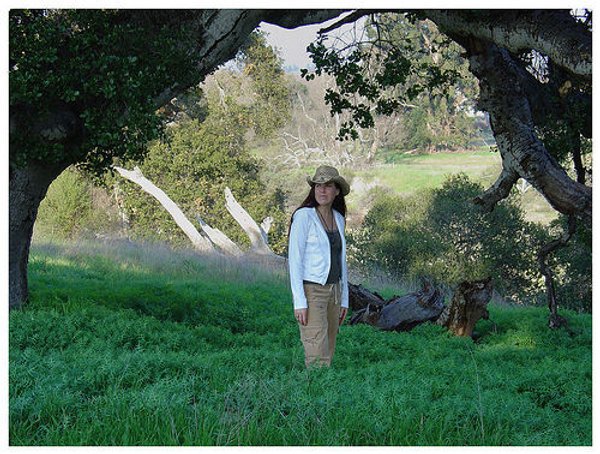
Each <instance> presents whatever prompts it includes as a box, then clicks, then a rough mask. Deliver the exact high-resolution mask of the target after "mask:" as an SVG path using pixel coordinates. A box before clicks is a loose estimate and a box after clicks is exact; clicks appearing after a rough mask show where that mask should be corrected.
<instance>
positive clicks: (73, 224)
mask: <svg viewBox="0 0 600 454" xmlns="http://www.w3.org/2000/svg"><path fill="white" fill-rule="evenodd" d="M92 216H93V210H92V188H91V185H90V183H89V182H88V181H87V180H86V179H85V178H84V177H83V176H82V175H81V173H80V172H78V171H77V170H75V169H67V170H65V171H64V172H63V173H62V174H61V175H60V176H59V177H58V178H57V179H56V180H55V181H54V183H53V184H52V185H50V187H49V188H48V192H47V194H46V197H45V198H44V200H42V203H41V204H40V208H39V211H38V217H37V220H38V222H37V224H36V226H37V228H38V229H39V227H42V229H43V232H47V233H48V234H50V235H51V236H52V237H56V238H74V237H76V236H78V235H80V234H81V232H82V230H83V229H84V228H85V226H87V225H89V222H90V220H91V217H92Z"/></svg>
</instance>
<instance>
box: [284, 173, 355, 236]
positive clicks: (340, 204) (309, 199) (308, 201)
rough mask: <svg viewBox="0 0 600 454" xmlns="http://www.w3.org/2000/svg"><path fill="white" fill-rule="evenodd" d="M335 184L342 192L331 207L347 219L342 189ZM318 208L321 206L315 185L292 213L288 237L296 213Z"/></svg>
mask: <svg viewBox="0 0 600 454" xmlns="http://www.w3.org/2000/svg"><path fill="white" fill-rule="evenodd" d="M334 184H335V187H336V188H338V189H339V190H340V193H339V194H338V195H336V196H335V199H333V204H332V205H331V207H332V208H333V209H334V210H336V211H338V212H339V213H340V214H341V215H342V216H344V218H346V199H345V198H344V196H343V195H342V189H341V188H340V187H339V186H338V184H337V183H335V182H334ZM316 206H319V203H318V202H317V198H316V197H315V185H313V186H312V187H311V188H310V191H309V193H308V195H307V196H306V198H305V199H304V201H303V202H302V203H301V204H300V206H299V207H298V208H296V209H295V210H294V212H293V213H292V217H291V219H290V226H289V227H288V237H289V236H290V229H291V228H292V222H293V221H294V214H296V211H298V210H299V209H300V208H306V207H310V208H312V207H316Z"/></svg>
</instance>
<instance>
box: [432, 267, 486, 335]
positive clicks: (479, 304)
mask: <svg viewBox="0 0 600 454" xmlns="http://www.w3.org/2000/svg"><path fill="white" fill-rule="evenodd" d="M492 291H493V286H492V279H491V278H489V277H488V278H487V279H484V280H481V281H473V282H468V281H465V282H461V283H460V284H459V285H458V287H456V290H455V291H454V295H453V296H452V301H451V302H450V305H449V306H446V308H445V309H444V311H443V312H442V313H441V315H440V317H439V318H438V319H437V321H436V323H437V324H438V325H442V326H445V327H446V328H448V329H449V330H450V331H452V332H453V333H454V334H456V335H457V336H471V335H472V334H473V328H475V324H476V323H477V322H478V321H479V319H481V318H483V319H484V320H487V319H488V318H489V312H488V310H487V305H488V303H489V302H490V299H491V298H492Z"/></svg>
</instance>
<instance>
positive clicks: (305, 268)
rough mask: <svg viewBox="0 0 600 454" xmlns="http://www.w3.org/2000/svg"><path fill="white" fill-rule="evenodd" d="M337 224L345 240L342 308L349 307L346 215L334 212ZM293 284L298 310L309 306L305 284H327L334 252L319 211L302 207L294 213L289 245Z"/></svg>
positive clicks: (291, 280)
mask: <svg viewBox="0 0 600 454" xmlns="http://www.w3.org/2000/svg"><path fill="white" fill-rule="evenodd" d="M333 214H334V216H335V222H336V224H337V227H338V230H339V232H340V236H341V238H342V257H341V259H342V260H341V274H342V276H341V287H342V301H341V305H342V307H348V269H347V266H346V238H345V236H344V226H345V223H344V216H342V215H341V213H338V212H337V211H336V210H333ZM288 261H289V271H290V283H291V287H292V295H293V297H294V309H304V308H307V307H308V304H307V302H306V295H305V294H304V286H303V282H302V281H305V280H306V281H311V282H317V283H319V284H321V285H323V284H325V282H327V276H328V275H329V268H330V265H331V249H330V245H329V238H328V237H327V233H326V232H325V228H324V227H323V224H321V221H320V220H319V215H318V214H317V211H316V208H308V207H305V208H300V209H299V210H298V211H296V213H294V217H293V221H292V227H291V229H290V237H289V244H288Z"/></svg>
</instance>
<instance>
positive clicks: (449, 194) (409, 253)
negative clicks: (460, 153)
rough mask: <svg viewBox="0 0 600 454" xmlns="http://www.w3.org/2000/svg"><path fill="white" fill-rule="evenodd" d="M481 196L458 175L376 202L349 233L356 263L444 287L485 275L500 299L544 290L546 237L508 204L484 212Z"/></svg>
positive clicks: (521, 298)
mask: <svg viewBox="0 0 600 454" xmlns="http://www.w3.org/2000/svg"><path fill="white" fill-rule="evenodd" d="M482 191H483V188H482V186H481V185H480V184H477V183H473V182H471V181H470V180H469V179H468V177H467V176H466V175H464V174H463V175H460V174H459V175H454V176H451V177H449V178H448V179H447V180H446V181H445V182H444V183H443V185H442V186H441V187H440V188H436V189H430V190H423V191H420V192H417V193H416V194H415V195H412V196H409V197H406V198H402V197H398V196H385V197H382V199H381V200H380V201H379V202H376V203H375V205H374V206H373V208H372V209H371V210H370V211H369V213H368V214H367V216H366V217H365V220H364V223H363V227H362V229H360V230H359V231H358V232H356V233H355V234H353V236H352V243H353V250H354V257H355V259H356V260H357V261H359V262H361V263H364V264H365V265H367V266H377V267H383V268H384V269H385V270H387V271H388V272H390V273H392V274H394V275H397V276H406V277H408V278H410V279H413V280H414V279H420V278H428V279H433V280H434V281H437V282H440V283H445V284H449V285H456V284H458V283H459V282H460V281H462V280H473V279H482V278H485V277H487V276H491V277H492V278H493V282H494V286H495V288H496V289H497V290H498V291H499V292H500V293H501V294H503V295H504V296H506V297H510V298H514V299H516V300H519V301H525V300H530V299H531V298H532V297H533V296H535V295H536V294H538V293H539V292H540V291H541V290H542V287H541V286H542V282H541V278H540V275H539V272H538V270H537V263H536V255H535V254H536V251H537V250H538V249H539V247H540V246H541V244H542V242H543V241H545V239H546V238H547V237H546V236H545V235H544V233H543V230H542V229H541V228H540V227H538V226H536V225H535V224H532V223H528V222H526V221H524V219H523V213H522V211H521V210H520V209H519V208H518V206H517V204H516V203H515V202H514V201H509V200H506V201H503V202H502V203H500V204H498V206H497V207H496V208H495V209H494V211H493V212H491V213H489V214H485V213H482V212H481V211H480V209H479V207H478V206H477V205H475V204H473V202H472V199H473V198H474V197H476V196H477V195H479V194H481V192H482Z"/></svg>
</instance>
